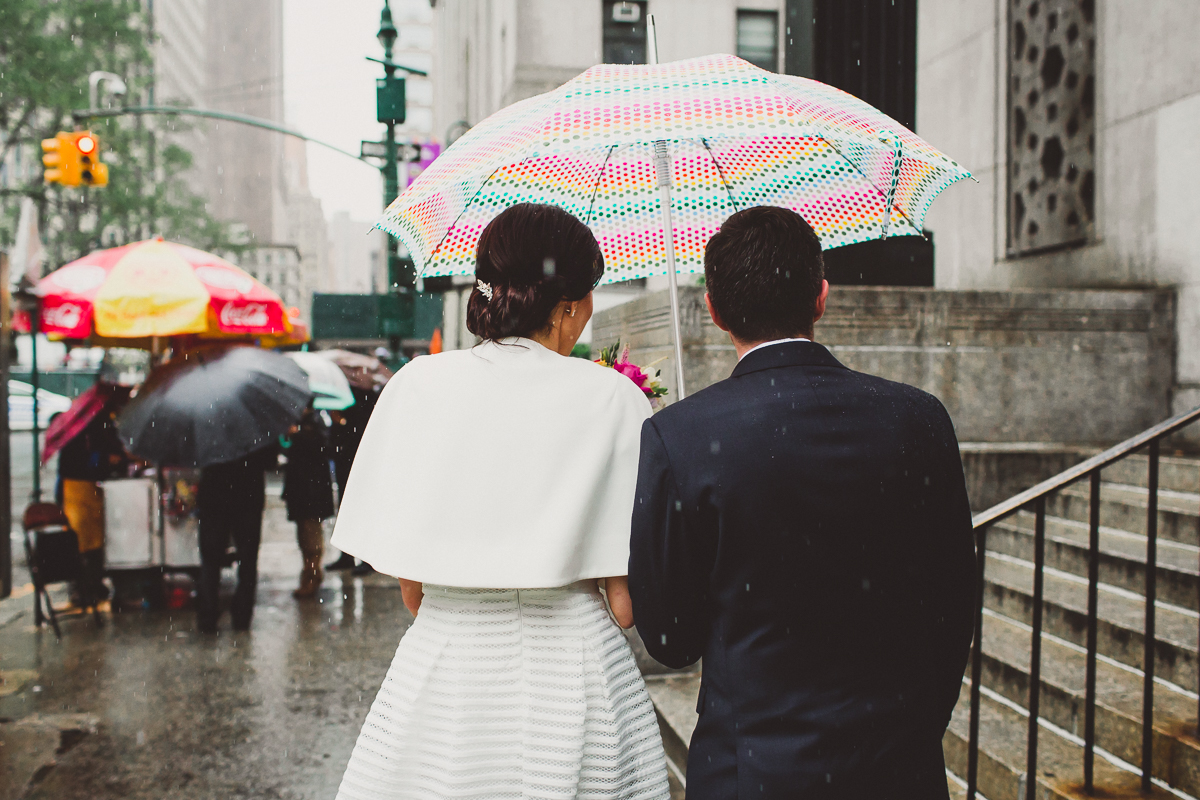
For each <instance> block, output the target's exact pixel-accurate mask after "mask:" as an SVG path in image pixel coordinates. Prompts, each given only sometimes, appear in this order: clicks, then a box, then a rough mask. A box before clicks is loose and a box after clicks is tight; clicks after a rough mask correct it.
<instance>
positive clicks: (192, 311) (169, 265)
mask: <svg viewBox="0 0 1200 800" xmlns="http://www.w3.org/2000/svg"><path fill="white" fill-rule="evenodd" d="M37 292H38V294H39V295H40V296H41V300H42V303H41V307H42V313H41V319H40V328H41V332H42V333H45V334H46V335H48V336H52V337H55V338H64V339H86V338H88V337H91V336H96V337H100V338H106V339H109V338H111V339H144V338H147V337H154V336H181V335H187V334H194V335H196V336H198V337H199V338H226V337H230V336H235V337H237V336H247V337H251V336H252V337H265V338H268V339H269V340H271V341H272V342H287V341H293V340H296V339H297V338H298V339H299V341H303V340H304V338H306V337H305V333H304V332H303V329H302V327H301V326H297V325H296V323H295V321H294V320H292V319H290V318H289V314H288V309H287V308H286V307H285V306H284V304H283V300H281V299H280V297H279V295H277V294H275V293H274V292H272V291H271V290H270V289H268V288H267V287H266V286H264V285H263V284H261V283H259V282H258V281H257V280H255V279H254V278H253V277H252V276H251V275H249V274H248V273H246V272H244V271H243V270H241V269H239V268H238V267H237V266H235V265H233V264H231V263H229V262H228V261H226V260H225V259H223V258H221V257H220V256H215V255H213V254H212V253H206V252H204V251H203V250H197V249H195V248H194V247H188V246H187V245H182V244H176V243H174V242H166V241H163V240H162V239H161V238H158V239H149V240H147V241H144V242H134V243H133V244H127V245H123V246H121V247H114V248H111V249H108V250H98V251H96V252H94V253H89V254H88V255H86V256H84V257H83V258H81V259H79V260H77V261H72V262H71V263H69V264H66V265H64V266H63V267H61V268H59V269H57V270H55V271H54V272H51V273H50V274H49V275H47V276H46V277H45V278H43V279H42V280H41V281H40V282H39V283H38V286H37Z"/></svg>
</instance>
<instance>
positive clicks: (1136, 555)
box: [988, 512, 1200, 611]
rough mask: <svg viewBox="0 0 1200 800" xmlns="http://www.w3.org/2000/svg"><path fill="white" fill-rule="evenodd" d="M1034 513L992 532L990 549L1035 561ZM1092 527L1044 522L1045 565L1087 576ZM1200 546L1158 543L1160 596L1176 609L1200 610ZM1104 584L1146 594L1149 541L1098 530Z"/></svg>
mask: <svg viewBox="0 0 1200 800" xmlns="http://www.w3.org/2000/svg"><path fill="white" fill-rule="evenodd" d="M1034 524H1035V521H1034V515H1033V514H1032V513H1030V512H1021V513H1018V514H1016V515H1014V516H1012V517H1009V518H1008V519H1007V520H1004V521H1003V522H999V523H997V524H996V525H993V526H992V528H991V530H989V531H988V550H990V551H992V552H996V553H1003V554H1005V555H1010V556H1015V557H1017V558H1020V559H1024V560H1026V561H1031V562H1032V561H1033V545H1034V542H1033V533H1034ZM1088 536H1089V530H1088V523H1086V522H1079V521H1076V520H1068V519H1061V518H1059V517H1047V518H1046V566H1048V567H1052V568H1054V569H1057V570H1061V571H1063V572H1068V573H1071V574H1072V575H1078V576H1080V577H1084V578H1086V577H1087V570H1088ZM1198 564H1200V547H1196V546H1194V545H1190V544H1181V543H1179V542H1172V541H1168V540H1165V539H1160V540H1159V542H1158V569H1157V584H1156V592H1157V596H1158V599H1159V600H1160V601H1162V602H1166V603H1170V604H1172V605H1176V606H1180V607H1182V608H1188V609H1191V610H1193V611H1198V610H1200V568H1198V566H1197V565H1198ZM1099 574H1100V582H1101V583H1104V584H1108V585H1110V586H1115V587H1118V588H1121V589H1125V590H1127V591H1130V592H1134V593H1136V594H1142V595H1144V594H1145V587H1146V537H1145V536H1143V535H1141V534H1135V533H1129V532H1127V531H1122V530H1119V529H1117V528H1110V527H1106V526H1101V528H1100V573H1099Z"/></svg>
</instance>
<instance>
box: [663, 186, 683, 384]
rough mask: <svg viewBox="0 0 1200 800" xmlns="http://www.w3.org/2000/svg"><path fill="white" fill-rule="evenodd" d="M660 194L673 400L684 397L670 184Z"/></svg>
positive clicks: (681, 338)
mask: <svg viewBox="0 0 1200 800" xmlns="http://www.w3.org/2000/svg"><path fill="white" fill-rule="evenodd" d="M659 192H660V193H661V194H662V210H663V239H664V243H665V244H666V247H667V282H668V284H669V285H670V287H671V331H672V334H673V336H672V338H673V339H674V340H675V399H676V400H682V399H683V398H684V397H686V396H687V395H686V393H685V390H684V388H683V336H682V334H681V330H680V324H679V279H678V277H677V276H676V274H675V223H674V220H673V219H672V216H671V184H670V182H669V181H667V182H665V183H661V184H660V185H659Z"/></svg>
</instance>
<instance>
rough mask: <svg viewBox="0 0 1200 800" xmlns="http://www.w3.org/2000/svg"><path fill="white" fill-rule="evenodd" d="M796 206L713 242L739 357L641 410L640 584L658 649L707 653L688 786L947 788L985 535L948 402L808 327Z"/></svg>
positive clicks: (809, 289) (716, 283) (720, 319)
mask: <svg viewBox="0 0 1200 800" xmlns="http://www.w3.org/2000/svg"><path fill="white" fill-rule="evenodd" d="M823 272H824V267H823V264H822V260H821V246H820V243H819V242H818V240H817V236H816V234H815V233H814V232H813V230H812V228H811V227H809V225H808V223H806V222H805V221H804V220H803V219H802V218H801V217H800V216H799V215H798V214H796V213H794V212H792V211H788V210H786V209H780V208H765V207H763V208H750V209H746V210H744V211H741V212H739V213H737V214H734V215H733V216H732V217H730V218H729V219H728V220H727V221H726V222H725V224H724V225H722V226H721V230H720V231H719V232H718V233H717V234H716V235H714V236H713V237H712V240H711V241H710V242H709V243H708V247H707V249H706V251H705V257H704V274H705V278H706V286H707V290H708V295H707V302H708V308H709V312H710V313H711V314H712V318H713V321H714V322H715V323H716V324H717V326H718V327H720V328H721V329H722V330H725V331H727V332H728V333H729V335H730V338H731V339H732V340H733V345H734V347H735V349H736V350H737V353H738V358H739V359H740V360H739V362H738V365H737V367H736V368H735V369H734V370H733V374H732V375H731V376H730V377H729V378H728V379H727V380H724V381H721V382H720V383H717V384H715V385H713V386H710V387H709V388H707V389H704V390H703V391H700V392H697V393H696V394H695V395H693V396H691V397H688V398H687V399H685V400H682V401H680V402H678V403H675V404H673V405H671V406H669V407H668V408H666V409H664V410H662V411H660V412H659V413H658V414H656V415H655V416H654V417H653V418H651V419H649V420H647V421H646V423H645V426H644V427H643V428H642V455H641V465H640V468H639V471H638V485H637V499H636V502H635V504H634V512H633V538H632V548H631V554H630V558H629V584H630V592H631V594H632V597H633V606H634V616H635V618H636V620H637V626H638V630H639V632H640V633H641V636H642V639H643V640H644V641H645V643H646V648H647V650H649V651H650V654H651V655H653V656H654V657H655V658H656V659H658V660H659V661H661V662H662V663H664V664H667V665H669V666H672V667H683V666H686V665H689V664H693V663H695V662H696V661H697V660H698V659H700V658H701V657H703V659H704V671H703V678H702V682H701V688H700V698H699V703H698V710H699V712H700V720H699V723H698V725H697V727H696V732H695V734H694V735H693V737H692V742H691V748H690V752H689V755H688V773H687V777H688V797H689V798H690V800H707V799H708V798H712V799H713V800H717V798H719V799H720V800H732V799H733V798H741V799H742V800H744V799H745V798H770V800H777V799H778V798H804V799H807V798H854V799H855V800H858V799H859V798H871V800H883V799H884V798H903V799H904V800H935V798H946V797H947V796H948V792H947V787H946V775H945V763H944V761H943V758H942V735H943V733H944V732H945V729H946V726H947V724H948V723H949V720H950V714H951V711H952V709H953V708H954V704H955V701H956V700H957V698H958V694H959V689H960V687H961V683H962V677H963V668H964V666H965V664H966V659H967V654H968V650H969V649H970V643H971V634H972V620H973V610H972V606H973V603H972V598H973V596H974V595H973V587H974V575H975V552H974V546H973V541H972V536H971V514H970V508H969V505H968V501H967V493H966V487H965V483H964V480H963V471H962V463H961V461H960V459H959V454H958V442H957V441H956V439H955V436H954V429H953V427H952V425H951V422H950V418H949V416H947V414H946V410H945V409H944V408H943V407H942V404H941V403H940V402H938V400H937V399H936V398H934V397H932V396H931V395H928V394H926V393H925V392H922V391H919V390H917V389H914V388H913V387H911V386H906V385H904V384H900V383H893V382H891V381H887V380H883V379H882V378H877V377H873V376H871V375H864V374H862V373H860V372H854V371H852V370H849V369H847V368H846V367H844V366H842V364H840V363H839V362H838V360H837V359H836V358H834V357H833V356H832V355H831V354H830V353H829V351H828V350H826V349H825V348H824V347H822V346H821V345H819V344H817V343H815V342H814V341H812V339H813V325H814V323H815V322H816V321H817V320H818V319H820V317H821V315H822V313H823V312H824V310H825V299H826V296H827V295H828V292H829V284H828V283H827V282H826V281H825V280H824V277H823Z"/></svg>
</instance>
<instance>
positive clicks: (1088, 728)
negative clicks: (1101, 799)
mask: <svg viewBox="0 0 1200 800" xmlns="http://www.w3.org/2000/svg"><path fill="white" fill-rule="evenodd" d="M1090 477H1091V496H1090V498H1089V504H1088V505H1089V510H1088V615H1087V626H1088V627H1087V679H1086V689H1085V699H1084V705H1083V713H1084V721H1083V790H1084V792H1086V793H1087V794H1094V793H1095V788H1096V786H1095V775H1094V773H1095V762H1096V753H1095V749H1096V614H1097V604H1098V601H1099V596H1098V592H1099V583H1100V470H1094V471H1093V472H1092V473H1091V476H1090Z"/></svg>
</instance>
